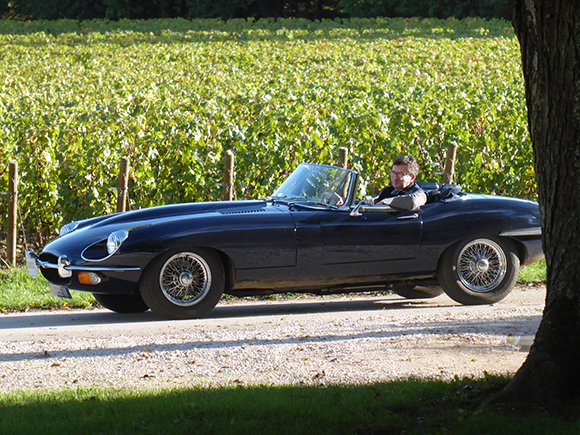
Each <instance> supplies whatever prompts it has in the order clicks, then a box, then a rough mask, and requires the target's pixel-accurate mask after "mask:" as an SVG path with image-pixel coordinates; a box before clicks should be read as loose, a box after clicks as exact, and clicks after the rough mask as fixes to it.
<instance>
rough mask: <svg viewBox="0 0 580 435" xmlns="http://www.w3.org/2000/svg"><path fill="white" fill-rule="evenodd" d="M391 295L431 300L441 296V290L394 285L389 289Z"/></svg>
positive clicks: (437, 287)
mask: <svg viewBox="0 0 580 435" xmlns="http://www.w3.org/2000/svg"><path fill="white" fill-rule="evenodd" d="M391 290H392V292H393V293H395V294H398V295H399V296H402V297H404V298H407V299H431V298H436V297H437V296H439V295H442V294H443V289H442V288H441V287H439V286H430V287H424V286H420V285H405V284H400V285H394V286H393V288H392V289H391Z"/></svg>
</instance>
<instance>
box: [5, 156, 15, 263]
mask: <svg viewBox="0 0 580 435" xmlns="http://www.w3.org/2000/svg"><path fill="white" fill-rule="evenodd" d="M8 173H9V175H8V176H9V179H8V229H7V232H8V240H7V241H6V251H7V252H6V255H7V257H8V264H10V265H11V266H12V267H15V266H16V235H17V233H18V163H17V162H10V166H9V170H8Z"/></svg>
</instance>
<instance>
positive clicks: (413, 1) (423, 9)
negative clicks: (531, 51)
mask: <svg viewBox="0 0 580 435" xmlns="http://www.w3.org/2000/svg"><path fill="white" fill-rule="evenodd" d="M339 7H340V11H341V12H342V13H344V14H345V15H347V16H349V17H433V18H448V17H455V18H460V19H462V18H466V17H474V16H475V17H481V18H504V19H506V20H509V19H511V16H512V10H511V5H510V2H509V1H508V0H467V1H465V0H439V1H436V2H435V1H433V0H340V2H339Z"/></svg>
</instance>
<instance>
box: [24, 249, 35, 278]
mask: <svg viewBox="0 0 580 435" xmlns="http://www.w3.org/2000/svg"><path fill="white" fill-rule="evenodd" d="M26 268H27V269H28V276H30V277H31V278H38V267H37V266H36V259H35V258H34V257H33V256H32V255H30V252H28V251H27V252H26Z"/></svg>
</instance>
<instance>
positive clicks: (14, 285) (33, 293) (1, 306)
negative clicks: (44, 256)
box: [0, 267, 96, 313]
mask: <svg viewBox="0 0 580 435" xmlns="http://www.w3.org/2000/svg"><path fill="white" fill-rule="evenodd" d="M71 293H72V295H73V299H72V300H68V299H62V298H56V297H54V296H52V294H51V293H50V290H49V288H48V281H47V280H46V279H44V278H43V277H38V278H31V277H29V276H28V273H27V271H26V268H23V267H18V268H14V269H1V270H0V312H2V313H7V312H15V311H29V310H32V309H67V308H69V309H70V308H87V307H91V306H96V301H95V299H94V298H93V296H92V295H91V294H90V293H81V292H71Z"/></svg>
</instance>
